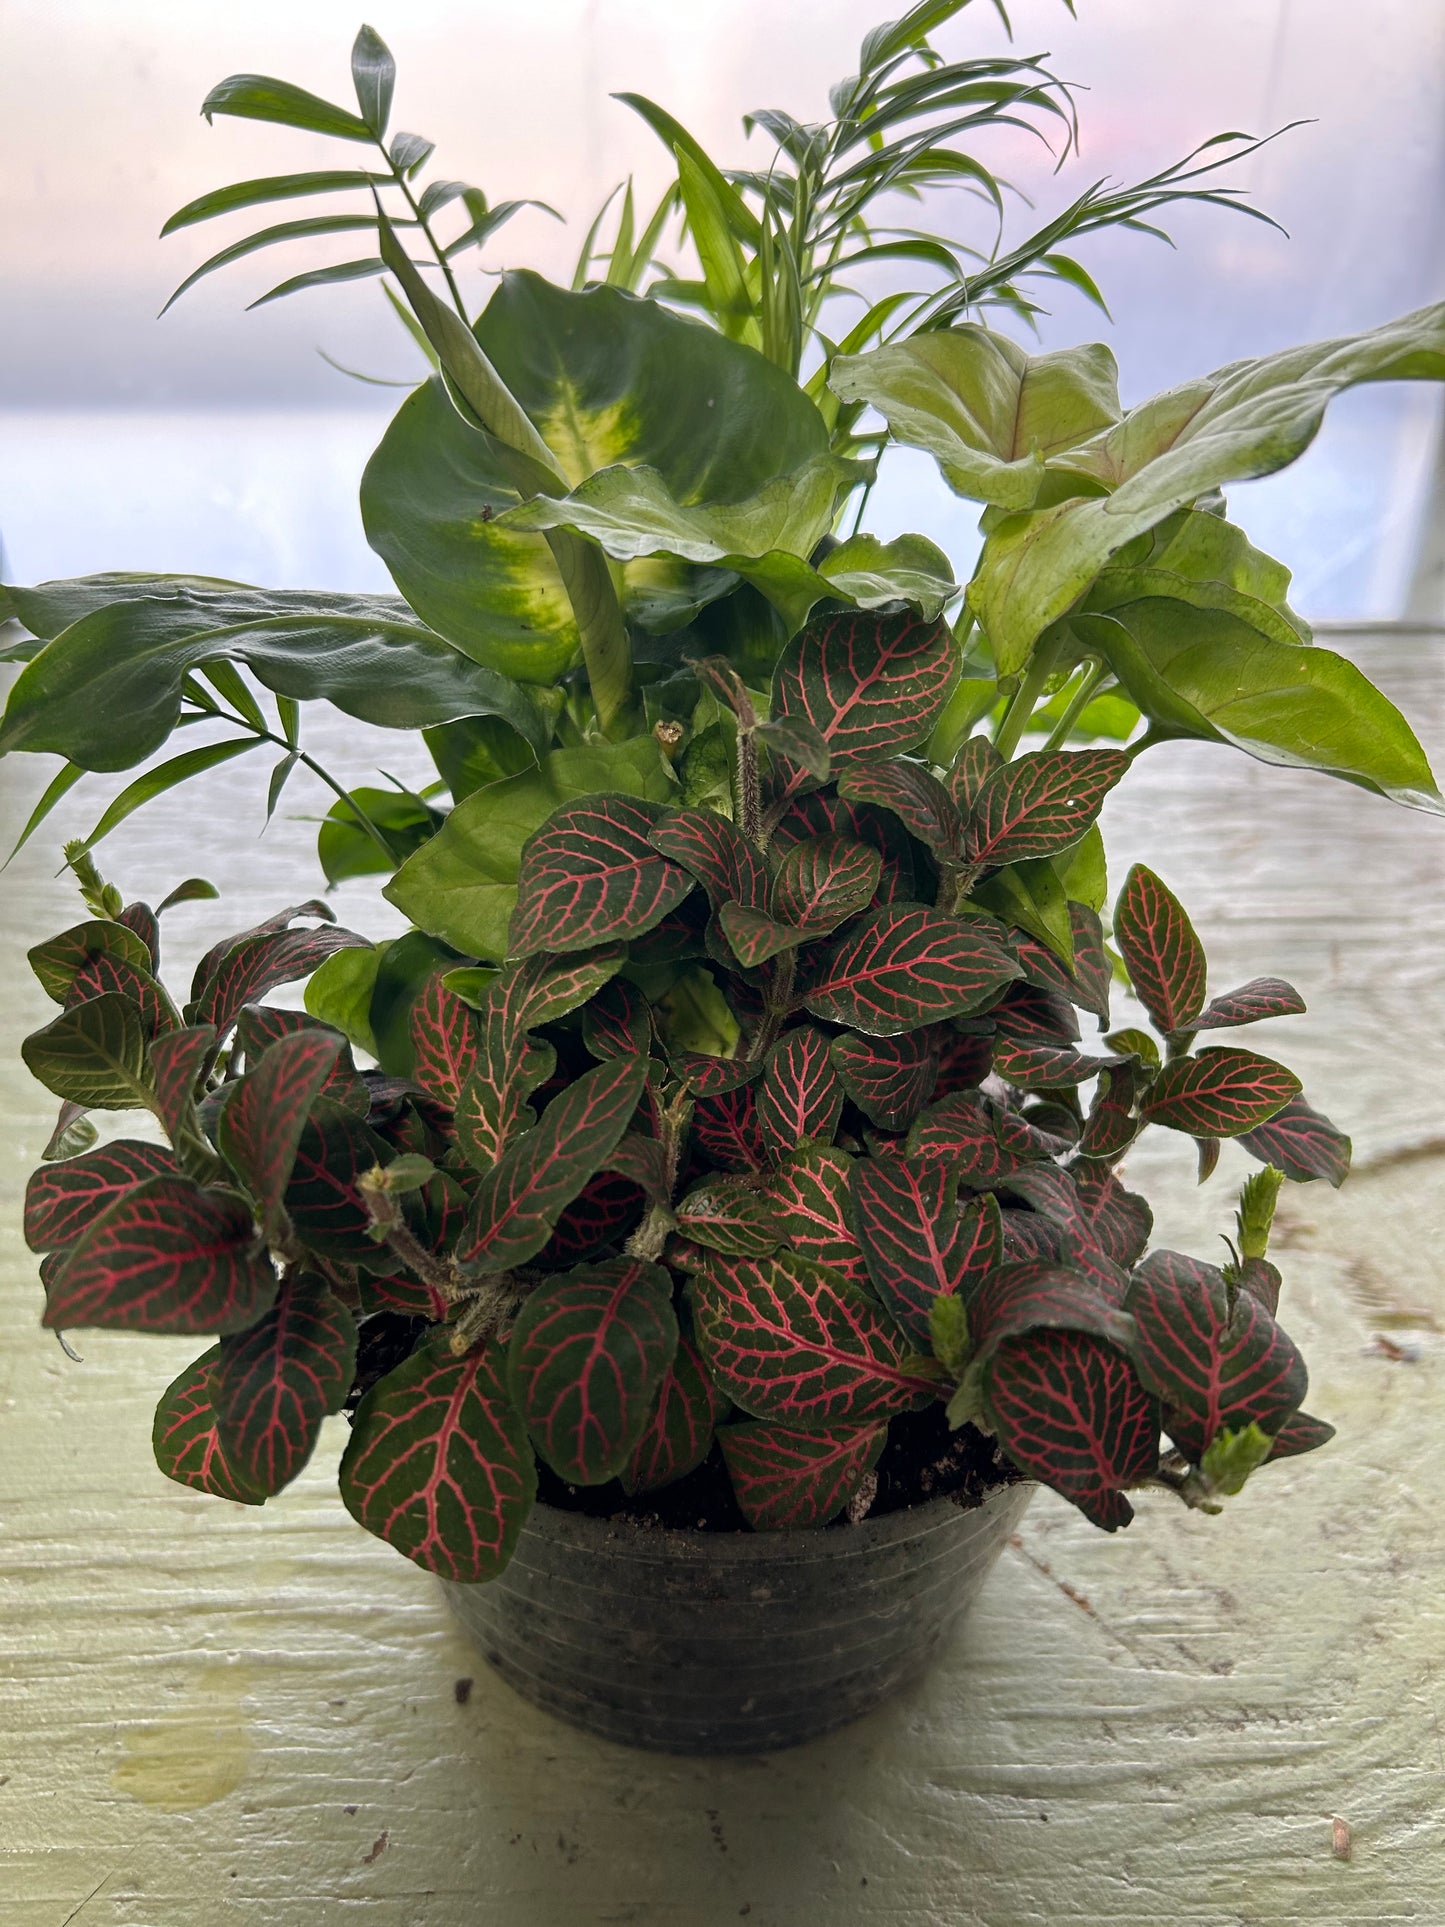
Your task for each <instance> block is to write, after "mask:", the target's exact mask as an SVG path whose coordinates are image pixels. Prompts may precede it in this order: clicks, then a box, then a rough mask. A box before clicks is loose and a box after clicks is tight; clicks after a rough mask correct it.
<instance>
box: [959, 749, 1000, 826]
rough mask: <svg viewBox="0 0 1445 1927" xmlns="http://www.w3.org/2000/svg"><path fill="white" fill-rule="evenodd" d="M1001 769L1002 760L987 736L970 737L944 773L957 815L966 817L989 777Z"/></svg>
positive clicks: (971, 811) (970, 812)
mask: <svg viewBox="0 0 1445 1927" xmlns="http://www.w3.org/2000/svg"><path fill="white" fill-rule="evenodd" d="M1003 768H1004V760H1003V758H1002V756H1000V755H999V753H998V751H997V750H996V749H995V748H994V746H993V744H992V743H991V742H990V741H989V739H988V738H987V736H970V737H969V739H968V741H967V742H966V743H965V744H964V746H963V748H962V749H961V750H960V751H959V752H958V755H957V756H956V757H955V758H954V760H953V768H952V769H951V770H950V771H949V773H948V788H949V793H950V794H951V796H952V797H953V800H954V802H955V803H956V804H957V805H958V808H959V811H960V813H961V814H962V815H963V816H965V817H967V816H971V815H972V813H973V806H974V804H975V803H976V802H977V801H978V799H979V796H980V795H981V794H982V791H983V786H984V784H985V783H987V782H988V781H989V779H990V777H993V776H995V775H997V774H998V772H999V771H1000V770H1001V769H1003Z"/></svg>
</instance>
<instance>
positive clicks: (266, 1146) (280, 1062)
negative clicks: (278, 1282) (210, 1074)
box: [216, 1030, 345, 1243]
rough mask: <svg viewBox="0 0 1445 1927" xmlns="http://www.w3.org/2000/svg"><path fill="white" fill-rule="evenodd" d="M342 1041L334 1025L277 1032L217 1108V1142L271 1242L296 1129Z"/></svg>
mask: <svg viewBox="0 0 1445 1927" xmlns="http://www.w3.org/2000/svg"><path fill="white" fill-rule="evenodd" d="M344 1042H345V1039H344V1038H342V1037H341V1036H339V1035H338V1033H337V1032H336V1031H325V1030H297V1031H293V1032H292V1033H291V1035H290V1036H289V1037H278V1038H277V1040H276V1042H275V1043H274V1044H272V1045H271V1046H270V1048H269V1049H268V1050H265V1051H263V1052H262V1054H261V1059H260V1062H259V1063H258V1064H257V1065H256V1066H255V1068H254V1069H253V1070H251V1071H248V1072H247V1074H246V1076H245V1077H243V1078H242V1079H241V1082H240V1083H239V1084H238V1085H237V1087H236V1089H235V1090H234V1091H233V1092H232V1093H231V1095H230V1097H229V1098H228V1099H227V1102H226V1108H225V1110H223V1111H222V1113H221V1117H220V1122H219V1124H218V1126H217V1129H216V1143H217V1148H218V1149H219V1151H220V1153H221V1155H222V1157H224V1158H225V1160H226V1162H227V1163H228V1164H229V1165H230V1167H231V1169H232V1170H233V1171H234V1172H235V1173H236V1175H237V1177H239V1178H240V1179H241V1181H242V1183H243V1184H244V1185H245V1186H246V1188H247V1189H248V1190H249V1191H250V1193H251V1196H252V1197H253V1198H254V1199H255V1200H256V1203H257V1204H258V1205H259V1206H260V1210H261V1217H262V1219H263V1221H264V1223H265V1226H266V1232H267V1236H268V1237H269V1238H270V1239H271V1240H272V1242H273V1243H276V1242H279V1241H280V1240H281V1238H282V1237H283V1236H284V1233H285V1230H286V1212H285V1204H284V1200H285V1196H286V1186H287V1185H288V1184H289V1183H290V1181H291V1171H292V1167H293V1166H294V1165H295V1162H296V1150H297V1146H298V1145H299V1144H300V1142H301V1133H302V1131H303V1130H304V1129H305V1126H306V1120H307V1117H308V1116H309V1115H310V1112H311V1106H312V1105H313V1104H314V1103H315V1101H316V1099H317V1097H318V1096H319V1095H320V1092H321V1087H322V1085H323V1084H324V1083H325V1082H326V1080H327V1078H328V1077H330V1075H331V1073H332V1071H333V1070H334V1069H335V1067H336V1062H337V1059H338V1058H339V1056H340V1055H341V1050H342V1046H343V1044H344Z"/></svg>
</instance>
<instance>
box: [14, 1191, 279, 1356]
mask: <svg viewBox="0 0 1445 1927" xmlns="http://www.w3.org/2000/svg"><path fill="white" fill-rule="evenodd" d="M275 1296H276V1274H275V1272H274V1271H273V1270H272V1268H271V1261H270V1259H269V1258H268V1257H267V1256H266V1253H265V1251H264V1249H263V1248H262V1246H261V1244H260V1241H259V1239H258V1238H257V1236H256V1227H255V1225H254V1224H253V1223H252V1221H251V1212H250V1208H249V1206H248V1205H247V1204H246V1203H245V1202H244V1200H243V1199H241V1198H239V1197H238V1196H237V1195H236V1193H235V1192H234V1191H220V1190H202V1189H201V1187H200V1186H199V1185H196V1184H191V1183H190V1182H189V1181H188V1180H187V1179H185V1178H172V1177H160V1178H147V1179H145V1180H144V1182H143V1183H141V1184H138V1185H136V1186H135V1187H134V1188H133V1189H132V1190H130V1191H128V1192H127V1193H126V1194H125V1196H124V1197H122V1198H120V1199H119V1200H118V1201H117V1202H116V1203H115V1204H113V1205H112V1206H111V1208H110V1210H109V1211H107V1212H106V1214H105V1216H104V1217H103V1218H100V1219H98V1220H97V1221H96V1222H95V1223H94V1224H92V1225H91V1227H90V1229H89V1231H87V1232H86V1233H85V1235H84V1237H83V1238H81V1239H80V1241H79V1242H78V1243H77V1244H76V1245H75V1246H74V1248H73V1249H72V1251H71V1253H70V1256H69V1257H68V1258H67V1259H66V1261H65V1268H64V1270H63V1271H62V1272H61V1273H60V1275H59V1277H58V1278H57V1279H56V1281H55V1284H54V1287H53V1289H52V1291H51V1294H50V1301H49V1303H48V1304H47V1305H46V1308H45V1316H44V1319H43V1321H42V1322H43V1323H44V1324H45V1325H47V1326H48V1327H50V1329H51V1330H57V1329H58V1330H61V1331H72V1330H74V1329H76V1328H77V1327H79V1326H87V1327H89V1328H90V1329H91V1330H93V1331H147V1332H170V1333H175V1334H178V1335H180V1336H182V1337H184V1336H187V1335H189V1334H191V1333H203V1334H205V1333H208V1334H211V1335H213V1336H217V1337H220V1336H223V1335H224V1334H226V1333H228V1332H236V1331H245V1330H246V1328H247V1327H248V1326H249V1325H254V1324H255V1322H256V1320H257V1319H258V1318H260V1317H262V1316H263V1315H264V1313H265V1312H266V1310H267V1308H268V1307H269V1306H270V1304H271V1302H272V1300H273V1299H274V1298H275Z"/></svg>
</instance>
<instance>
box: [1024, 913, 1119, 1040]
mask: <svg viewBox="0 0 1445 1927" xmlns="http://www.w3.org/2000/svg"><path fill="white" fill-rule="evenodd" d="M1069 935H1070V938H1071V939H1072V942H1073V950H1074V967H1073V970H1072V972H1070V971H1069V970H1068V969H1067V968H1066V967H1065V965H1064V964H1063V962H1062V961H1061V960H1060V959H1059V958H1058V957H1057V956H1055V954H1054V952H1053V951H1052V950H1050V949H1049V948H1048V947H1047V946H1046V945H1045V944H1042V943H1040V942H1039V940H1038V939H1037V938H1036V937H1030V936H1027V935H1024V934H1022V933H1020V934H1019V935H1018V936H1017V937H1015V939H1014V944H1015V948H1016V949H1017V951H1018V959H1019V963H1020V964H1021V965H1022V966H1023V972H1024V978H1025V981H1026V982H1028V983H1030V984H1033V985H1037V986H1038V987H1039V988H1040V989H1044V990H1056V991H1059V992H1061V993H1062V994H1063V995H1064V996H1065V997H1067V998H1068V1000H1069V1002H1070V1003H1072V1004H1077V1005H1078V1007H1079V1009H1080V1010H1087V1011H1089V1012H1090V1013H1091V1015H1093V1016H1095V1017H1097V1018H1098V1020H1099V1028H1100V1029H1101V1030H1102V1029H1104V1028H1105V1026H1106V1025H1107V1024H1108V1022H1109V997H1110V992H1111V990H1112V988H1113V982H1114V972H1113V966H1112V964H1111V963H1110V961H1109V953H1108V951H1107V950H1106V949H1105V947H1104V926H1103V924H1102V923H1101V922H1100V921H1099V916H1098V913H1097V912H1096V911H1093V910H1090V909H1089V908H1088V906H1087V905H1086V904H1082V903H1071V904H1070V905H1069ZM1076 1034H1077V1033H1076Z"/></svg>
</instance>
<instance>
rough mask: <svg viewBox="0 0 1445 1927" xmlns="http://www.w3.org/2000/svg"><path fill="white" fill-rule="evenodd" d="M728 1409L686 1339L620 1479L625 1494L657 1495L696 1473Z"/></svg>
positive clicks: (663, 1377)
mask: <svg viewBox="0 0 1445 1927" xmlns="http://www.w3.org/2000/svg"><path fill="white" fill-rule="evenodd" d="M726 1410H727V1400H726V1399H725V1398H724V1397H723V1395H722V1393H721V1392H720V1391H719V1390H718V1389H717V1387H716V1386H715V1385H714V1384H713V1382H712V1380H711V1379H710V1378H709V1377H708V1375H707V1372H706V1370H705V1369H704V1366H703V1362H702V1360H701V1359H700V1358H699V1357H698V1355H697V1350H696V1347H695V1346H693V1345H692V1344H691V1342H690V1341H689V1340H688V1339H686V1338H684V1339H683V1340H682V1341H681V1343H680V1344H679V1345H678V1348H677V1356H676V1357H675V1358H674V1359H673V1361H672V1363H671V1365H669V1366H668V1368H667V1370H666V1371H665V1372H664V1373H663V1375H662V1383H661V1384H660V1385H659V1387H658V1389H657V1397H656V1399H655V1400H654V1402H653V1408H652V1411H651V1413H650V1414H649V1416H648V1420H647V1423H646V1425H645V1426H644V1427H643V1429H642V1436H641V1437H640V1438H639V1439H638V1441H637V1443H636V1445H635V1446H634V1447H633V1448H632V1455H631V1457H630V1458H629V1459H628V1461H627V1463H626V1465H624V1466H623V1468H622V1470H621V1472H619V1473H618V1475H617V1476H618V1477H619V1478H620V1479H621V1481H622V1488H623V1490H624V1491H625V1492H627V1493H634V1492H656V1491H657V1490H658V1489H659V1488H660V1487H662V1486H665V1485H671V1484H673V1483H674V1481H675V1480H677V1479H681V1478H683V1477H685V1476H686V1474H687V1473H689V1472H692V1471H694V1470H696V1468H697V1467H698V1466H700V1465H701V1464H702V1462H703V1460H704V1459H705V1458H706V1457H707V1455H708V1452H709V1451H710V1450H711V1448H712V1441H713V1428H714V1427H715V1426H716V1424H717V1422H718V1420H719V1419H720V1418H721V1417H722V1416H723V1414H724V1413H725V1412H726Z"/></svg>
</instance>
